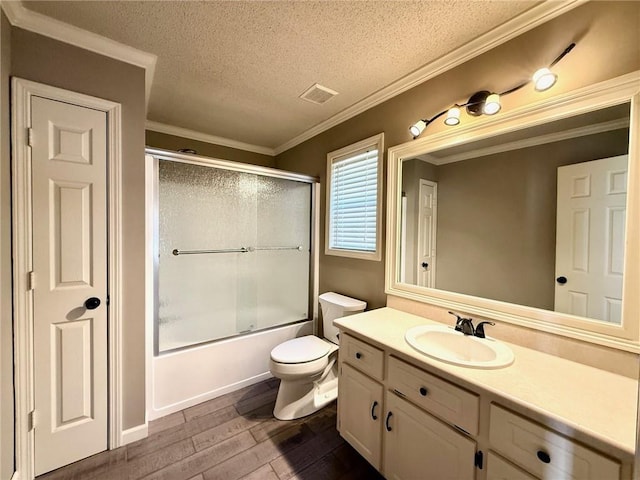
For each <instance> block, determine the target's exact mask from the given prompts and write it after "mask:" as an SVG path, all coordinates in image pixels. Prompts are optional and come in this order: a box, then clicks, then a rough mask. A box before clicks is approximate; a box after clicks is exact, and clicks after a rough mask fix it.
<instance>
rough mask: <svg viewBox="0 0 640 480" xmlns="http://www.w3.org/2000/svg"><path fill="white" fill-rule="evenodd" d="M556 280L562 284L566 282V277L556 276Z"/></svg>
mask: <svg viewBox="0 0 640 480" xmlns="http://www.w3.org/2000/svg"><path fill="white" fill-rule="evenodd" d="M556 282H558V283H559V284H560V285H564V284H565V283H567V277H558V278H556Z"/></svg>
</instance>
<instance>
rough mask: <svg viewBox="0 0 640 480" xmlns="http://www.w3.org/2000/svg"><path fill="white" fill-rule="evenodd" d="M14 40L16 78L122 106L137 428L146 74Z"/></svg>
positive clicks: (37, 38)
mask: <svg viewBox="0 0 640 480" xmlns="http://www.w3.org/2000/svg"><path fill="white" fill-rule="evenodd" d="M11 42H12V43H11V74H12V75H14V76H17V77H20V78H24V79H27V80H33V81H36V82H40V83H44V84H47V85H52V86H55V87H59V88H64V89H66V90H71V91H74V92H80V93H83V94H86V95H92V96H95V97H99V98H103V99H107V100H111V101H114V102H118V103H120V104H121V105H122V177H123V185H122V201H123V207H124V208H123V220H122V223H123V232H122V233H123V242H122V265H123V266H124V269H123V272H122V274H123V275H122V277H123V279H124V282H123V285H122V292H123V298H122V313H123V318H122V325H123V330H122V339H123V345H122V357H123V368H122V372H123V399H122V400H123V428H124V429H128V428H132V427H135V426H137V425H140V424H142V423H144V421H145V347H144V346H145V321H144V313H145V309H144V307H145V290H144V279H145V275H144V274H145V271H144V248H145V243H144V239H145V228H144V221H145V211H144V202H145V196H144V191H145V172H144V122H145V105H144V102H145V83H144V82H145V79H144V70H143V69H141V68H138V67H135V66H132V65H130V64H127V63H123V62H119V61H116V60H113V59H110V58H107V57H104V56H101V55H97V54H95V53H92V52H89V51H87V50H83V49H80V48H77V47H74V46H71V45H68V44H65V43H61V42H58V41H55V40H52V39H50V38H47V37H43V36H41V35H37V34H34V33H31V32H28V31H25V30H22V29H20V28H12V37H11ZM2 219H3V224H4V222H5V216H4V215H3V216H2Z"/></svg>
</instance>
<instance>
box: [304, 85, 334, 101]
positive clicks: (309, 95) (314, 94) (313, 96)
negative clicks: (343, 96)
mask: <svg viewBox="0 0 640 480" xmlns="http://www.w3.org/2000/svg"><path fill="white" fill-rule="evenodd" d="M336 95H338V92H336V91H335V90H331V89H330V88H327V87H323V86H322V85H319V84H317V83H316V84H315V85H312V86H311V87H309V88H308V89H307V90H306V91H305V92H304V93H303V94H302V95H300V98H301V99H303V100H306V101H308V102H312V103H317V104H318V105H320V104H322V103H324V102H326V101H327V100H329V99H330V98H333V97H335V96H336Z"/></svg>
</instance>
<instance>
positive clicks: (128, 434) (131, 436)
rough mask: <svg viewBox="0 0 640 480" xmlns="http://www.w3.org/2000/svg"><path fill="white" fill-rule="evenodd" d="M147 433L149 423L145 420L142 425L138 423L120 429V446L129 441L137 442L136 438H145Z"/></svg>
mask: <svg viewBox="0 0 640 480" xmlns="http://www.w3.org/2000/svg"><path fill="white" fill-rule="evenodd" d="M148 435H149V424H148V423H146V422H145V423H143V424H142V425H138V426H137V427H132V428H128V429H126V430H123V431H122V436H121V437H120V446H121V447H123V446H125V445H128V444H130V443H133V442H137V441H138V440H142V439H143V438H147V436H148Z"/></svg>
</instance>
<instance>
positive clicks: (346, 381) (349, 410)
mask: <svg viewBox="0 0 640 480" xmlns="http://www.w3.org/2000/svg"><path fill="white" fill-rule="evenodd" d="M338 392H339V393H338V428H339V430H340V435H342V437H344V439H345V440H346V441H347V442H349V443H350V444H351V446H352V447H353V448H355V449H356V450H357V451H358V452H359V453H360V455H362V456H363V457H364V458H366V459H367V461H368V462H369V463H370V464H371V465H373V466H374V467H375V468H376V469H378V470H379V469H380V447H381V445H380V443H381V440H382V431H381V425H382V414H383V405H382V392H383V388H382V385H380V384H379V383H378V382H375V381H374V380H372V379H370V378H369V377H367V376H366V375H363V374H362V373H360V372H358V371H357V370H356V369H354V368H352V367H350V366H349V365H347V364H343V365H342V368H341V373H340V380H339V386H338Z"/></svg>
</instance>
